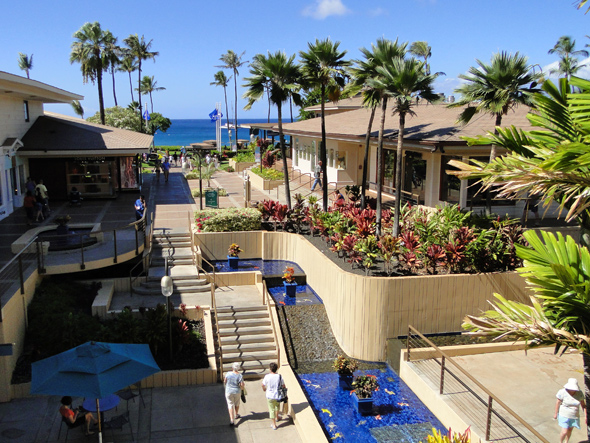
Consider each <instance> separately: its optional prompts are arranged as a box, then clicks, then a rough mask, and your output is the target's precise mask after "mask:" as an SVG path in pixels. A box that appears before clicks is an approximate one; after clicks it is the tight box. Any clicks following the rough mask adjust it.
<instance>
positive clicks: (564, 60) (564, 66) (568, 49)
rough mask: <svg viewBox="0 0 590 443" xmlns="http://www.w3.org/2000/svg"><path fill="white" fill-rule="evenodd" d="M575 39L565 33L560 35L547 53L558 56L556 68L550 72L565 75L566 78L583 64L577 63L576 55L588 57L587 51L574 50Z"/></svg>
mask: <svg viewBox="0 0 590 443" xmlns="http://www.w3.org/2000/svg"><path fill="white" fill-rule="evenodd" d="M575 48H576V41H575V40H573V39H572V38H571V37H569V36H567V35H562V36H561V37H559V40H557V43H555V46H553V48H551V49H550V50H549V51H548V54H557V55H558V56H559V67H558V69H552V70H551V71H550V73H551V74H558V75H562V74H563V75H565V76H566V77H567V78H568V79H569V78H570V77H571V76H572V75H573V74H575V73H576V72H577V71H579V70H580V69H581V68H582V67H584V66H585V65H579V64H578V56H579V55H581V56H583V57H588V51H586V50H584V49H579V50H577V51H576V49H575Z"/></svg>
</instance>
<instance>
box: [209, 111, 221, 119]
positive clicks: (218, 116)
mask: <svg viewBox="0 0 590 443" xmlns="http://www.w3.org/2000/svg"><path fill="white" fill-rule="evenodd" d="M221 117H223V114H222V113H221V112H219V111H217V109H214V110H213V112H211V113H210V114H209V118H210V119H211V121H212V122H215V121H217V120H221Z"/></svg>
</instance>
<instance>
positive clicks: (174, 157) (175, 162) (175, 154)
mask: <svg viewBox="0 0 590 443" xmlns="http://www.w3.org/2000/svg"><path fill="white" fill-rule="evenodd" d="M172 158H173V159H174V166H178V154H177V153H176V151H175V152H174V154H173V155H172Z"/></svg>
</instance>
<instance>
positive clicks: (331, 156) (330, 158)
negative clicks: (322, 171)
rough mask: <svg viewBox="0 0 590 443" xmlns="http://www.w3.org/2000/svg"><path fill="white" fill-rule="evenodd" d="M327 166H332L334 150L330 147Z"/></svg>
mask: <svg viewBox="0 0 590 443" xmlns="http://www.w3.org/2000/svg"><path fill="white" fill-rule="evenodd" d="M328 166H329V167H330V168H333V167H334V150H333V149H330V152H329V153H328Z"/></svg>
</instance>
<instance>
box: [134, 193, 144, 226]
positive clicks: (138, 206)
mask: <svg viewBox="0 0 590 443" xmlns="http://www.w3.org/2000/svg"><path fill="white" fill-rule="evenodd" d="M144 212H145V196H143V195H140V196H139V198H138V199H137V200H135V220H140V219H141V218H142V217H143V214H144Z"/></svg>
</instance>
